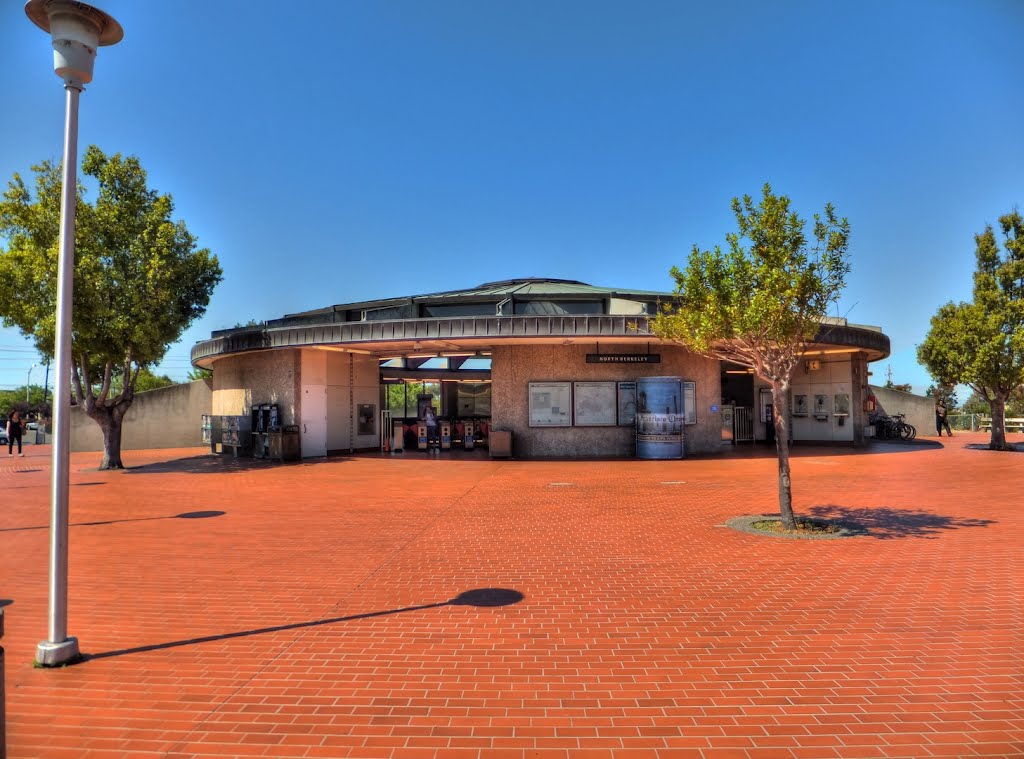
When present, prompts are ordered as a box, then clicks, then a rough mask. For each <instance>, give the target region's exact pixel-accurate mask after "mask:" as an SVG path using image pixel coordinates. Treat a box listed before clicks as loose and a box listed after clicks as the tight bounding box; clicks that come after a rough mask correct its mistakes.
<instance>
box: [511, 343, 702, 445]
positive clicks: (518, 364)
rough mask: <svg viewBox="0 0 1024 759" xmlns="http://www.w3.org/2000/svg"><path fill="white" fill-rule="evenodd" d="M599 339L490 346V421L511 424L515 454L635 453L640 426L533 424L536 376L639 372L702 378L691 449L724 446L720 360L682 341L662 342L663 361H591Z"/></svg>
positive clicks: (615, 377)
mask: <svg viewBox="0 0 1024 759" xmlns="http://www.w3.org/2000/svg"><path fill="white" fill-rule="evenodd" d="M646 350H647V344H646V343H644V344H643V345H636V346H630V345H622V346H616V348H615V349H611V348H608V347H605V348H603V349H602V351H601V352H602V353H612V352H620V353H645V352H646ZM593 352H594V349H593V346H580V345H569V346H565V345H512V346H502V347H495V348H494V349H493V350H492V352H491V411H492V413H491V422H492V426H493V428H494V429H499V430H511V431H512V446H513V454H514V455H515V456H522V457H531V456H573V457H586V456H622V457H629V456H633V455H634V444H635V432H634V429H633V427H557V428H550V427H548V428H536V427H530V425H529V383H530V382H545V381H597V380H612V381H616V382H619V381H623V382H624V381H631V380H636V379H638V378H640V377H662V376H666V377H680V378H682V379H683V380H686V381H692V382H694V383H695V391H696V396H697V424H695V425H688V426H686V427H684V430H683V435H684V440H685V442H684V447H685V450H686V452H687V453H717V452H719V451H721V447H722V446H721V418H720V416H719V414H717V413H714V412H712V411H711V407H712V405H715V406H717V405H718V404H719V403H720V400H721V399H720V397H719V396H720V394H721V388H720V384H721V379H720V376H719V362H718V361H712V360H709V359H705V358H701V357H699V356H694V355H693V354H691V353H688V352H687V351H685V350H683V349H682V348H679V347H677V346H670V345H661V346H658V347H657V350H656V352H658V353H660V354H661V363H660V364H588V363H587V362H586V354H588V353H593Z"/></svg>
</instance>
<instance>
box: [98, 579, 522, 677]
mask: <svg viewBox="0 0 1024 759" xmlns="http://www.w3.org/2000/svg"><path fill="white" fill-rule="evenodd" d="M523 598H524V596H523V594H522V593H520V592H519V591H518V590H511V589H509V588H475V589H473V590H467V591H465V592H463V593H460V594H459V595H457V596H455V598H451V599H449V600H447V601H441V602H440V603H432V604H422V605H420V606H406V607H403V608H401V609H387V610H386V611H370V612H366V613H365V614H350V615H348V616H345V617H332V618H330V619H317V620H314V621H312V622H294V623H292V624H287V625H274V626H273V627H260V628H256V629H254V630H240V631H238V632H230V633H222V634H220V635H206V636H203V637H200V638H188V639H186V640H172V641H169V642H167V643H154V644H152V645H149V646H137V647H135V648H122V649H118V650H117V651H103V652H102V653H98V654H83V656H82V658H81V661H83V662H86V661H92V660H93V659H109V658H111V657H113V656H125V655H126V654H140V653H144V652H146V651H159V650H161V649H165V648H179V647H181V646H192V645H196V644H198V643H211V642H213V641H215V640H229V639H231V638H244V637H248V636H250V635H262V634H264V633H273V632H282V631H284V630H299V629H302V628H305V627H321V626H323V625H333V624H336V623H338V622H352V621H354V620H357V619H370V618H372V617H386V616H389V615H391V614H404V613H405V612H410V611H423V610H425V609H438V608H440V607H442V606H475V607H478V608H494V607H497V606H510V605H512V604H517V603H519V602H520V601H522V600H523Z"/></svg>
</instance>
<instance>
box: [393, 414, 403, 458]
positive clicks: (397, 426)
mask: <svg viewBox="0 0 1024 759" xmlns="http://www.w3.org/2000/svg"><path fill="white" fill-rule="evenodd" d="M391 450H392V451H394V452H395V453H398V452H399V451H404V450H405V423H404V422H402V421H401V420H396V421H395V422H394V423H392V425H391Z"/></svg>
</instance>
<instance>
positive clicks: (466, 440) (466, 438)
mask: <svg viewBox="0 0 1024 759" xmlns="http://www.w3.org/2000/svg"><path fill="white" fill-rule="evenodd" d="M475 435H476V431H475V430H474V429H473V423H472V422H466V431H465V432H463V433H462V442H463V445H465V447H466V450H467V451H471V450H473V438H474V436H475Z"/></svg>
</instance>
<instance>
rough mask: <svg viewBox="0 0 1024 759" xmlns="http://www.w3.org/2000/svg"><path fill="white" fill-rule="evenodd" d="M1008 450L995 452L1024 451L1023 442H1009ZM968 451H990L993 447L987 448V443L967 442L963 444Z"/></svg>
mask: <svg viewBox="0 0 1024 759" xmlns="http://www.w3.org/2000/svg"><path fill="white" fill-rule="evenodd" d="M1008 445H1009V446H1010V449H1009V450H1006V451H996V453H1024V443H1009V444H1008ZM964 448H966V449H967V450H969V451H992V450H995V449H994V448H989V447H988V443H968V444H967V445H965V446H964Z"/></svg>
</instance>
